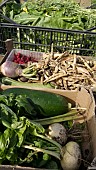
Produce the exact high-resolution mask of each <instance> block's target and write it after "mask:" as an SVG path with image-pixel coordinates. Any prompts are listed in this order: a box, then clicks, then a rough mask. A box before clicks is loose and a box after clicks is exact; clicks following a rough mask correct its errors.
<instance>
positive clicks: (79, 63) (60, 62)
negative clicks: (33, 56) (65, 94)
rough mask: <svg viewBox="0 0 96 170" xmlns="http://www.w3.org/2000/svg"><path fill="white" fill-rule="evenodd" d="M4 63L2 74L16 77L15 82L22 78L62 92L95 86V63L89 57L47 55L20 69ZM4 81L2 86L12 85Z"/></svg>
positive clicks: (14, 65)
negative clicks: (62, 90)
mask: <svg viewBox="0 0 96 170" xmlns="http://www.w3.org/2000/svg"><path fill="white" fill-rule="evenodd" d="M6 62H8V61H6ZM6 62H5V63H3V64H2V65H1V72H2V74H3V75H5V76H7V77H12V78H14V77H16V76H17V78H18V79H17V81H23V80H22V79H20V78H21V77H24V78H26V81H27V82H29V83H41V84H42V85H47V84H49V85H50V87H52V88H55V89H64V90H74V89H76V88H78V86H80V85H81V86H82V85H83V86H85V87H86V86H87V87H93V86H96V61H95V59H92V58H90V57H83V56H79V55H76V54H70V53H69V52H67V51H65V52H64V53H54V54H51V53H47V54H46V55H43V57H42V60H40V61H38V62H30V63H28V64H27V66H26V67H25V68H22V69H21V68H20V66H18V64H17V63H13V62H11V61H10V62H8V63H6ZM11 64H12V66H11ZM16 64H17V65H16ZM9 66H10V69H9ZM11 72H12V73H11ZM5 80H6V81H4V79H3V80H2V81H3V83H4V84H6V83H7V82H9V84H12V85H14V81H12V80H11V79H8V80H7V79H5ZM16 84H17V85H19V84H18V83H16Z"/></svg>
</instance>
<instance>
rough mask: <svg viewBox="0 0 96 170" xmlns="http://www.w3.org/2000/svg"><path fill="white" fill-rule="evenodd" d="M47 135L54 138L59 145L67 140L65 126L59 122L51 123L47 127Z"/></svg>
mask: <svg viewBox="0 0 96 170" xmlns="http://www.w3.org/2000/svg"><path fill="white" fill-rule="evenodd" d="M48 132H49V133H48V136H49V137H50V138H52V139H54V140H56V141H57V142H58V143H60V144H61V145H64V144H65V143H66V141H67V132H66V129H65V127H64V126H63V125H62V124H60V123H53V124H51V125H49V127H48Z"/></svg>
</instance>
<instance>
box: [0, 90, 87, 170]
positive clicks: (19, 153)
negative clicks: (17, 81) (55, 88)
mask: <svg viewBox="0 0 96 170" xmlns="http://www.w3.org/2000/svg"><path fill="white" fill-rule="evenodd" d="M23 90H24V89H23ZM14 91H15V90H14ZM32 103H33V104H32ZM37 108H38V106H37ZM73 110H74V108H73ZM85 110H86V109H84V108H78V107H77V108H75V111H74V112H73V111H71V112H73V113H71V114H69V112H68V113H65V120H64V118H63V119H62V121H61V120H60V122H58V123H55V122H54V119H55V117H48V118H43V119H42V120H44V121H43V125H42V124H41V123H40V122H41V119H39V118H38V112H37V111H36V108H35V103H34V102H33V101H32V100H31V98H29V97H28V96H26V95H24V94H22V95H21V94H19V95H16V94H15V93H9V94H8V93H7V94H6V90H5V91H3V92H2V93H1V94H0V164H3V165H4V164H10V165H21V166H31V167H36V168H37V167H38V168H48V169H54V168H55V169H57V170H62V169H64V170H77V169H79V168H80V167H81V162H82V161H81V160H82V159H81V158H82V156H83V155H82V153H81V142H82V140H83V138H82V136H83V137H84V133H85V126H86V123H84V124H79V123H78V124H77V125H76V124H75V121H74V120H75V118H76V117H77V116H76V115H78V116H79V114H80V115H81V114H84V113H85ZM72 114H73V116H72ZM59 116H61V115H59ZM59 116H58V119H59ZM62 116H64V115H62ZM82 116H83V115H82ZM78 118H79V117H78ZM45 119H47V120H48V119H49V123H48V122H47V121H45ZM50 119H51V121H50ZM76 119H77V118H76ZM70 120H71V121H70ZM52 121H53V123H52ZM44 122H45V123H44ZM46 122H47V124H46ZM56 128H58V136H57V134H56V133H55V132H56ZM80 129H81V130H80ZM50 130H51V131H50ZM72 131H73V134H72ZM76 133H77V135H76ZM74 134H75V135H74ZM86 135H88V133H87V132H86ZM60 139H61V140H60ZM61 141H62V142H61ZM87 142H88V141H87ZM69 157H70V159H69ZM69 165H70V167H69Z"/></svg>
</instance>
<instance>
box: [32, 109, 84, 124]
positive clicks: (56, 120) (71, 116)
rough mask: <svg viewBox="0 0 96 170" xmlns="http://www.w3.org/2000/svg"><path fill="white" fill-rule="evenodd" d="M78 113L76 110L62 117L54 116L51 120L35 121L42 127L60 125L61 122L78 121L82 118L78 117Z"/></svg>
mask: <svg viewBox="0 0 96 170" xmlns="http://www.w3.org/2000/svg"><path fill="white" fill-rule="evenodd" d="M78 113H80V112H79V111H78V110H77V109H74V110H71V111H69V112H67V113H66V114H62V115H59V116H54V117H50V118H44V119H37V120H34V121H35V122H38V123H40V124H41V125H48V124H52V123H59V122H64V121H69V120H75V119H78V118H80V115H77V114H78ZM81 117H82V116H81Z"/></svg>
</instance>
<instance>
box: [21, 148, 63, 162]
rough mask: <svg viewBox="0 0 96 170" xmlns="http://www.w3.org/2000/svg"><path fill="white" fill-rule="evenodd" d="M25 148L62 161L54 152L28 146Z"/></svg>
mask: <svg viewBox="0 0 96 170" xmlns="http://www.w3.org/2000/svg"><path fill="white" fill-rule="evenodd" d="M22 147H23V148H26V149H30V150H34V151H35V152H43V153H46V154H48V155H51V156H54V157H55V158H57V159H59V160H60V154H59V153H57V152H54V151H49V150H47V149H41V148H37V147H33V146H28V145H23V146H22Z"/></svg>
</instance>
